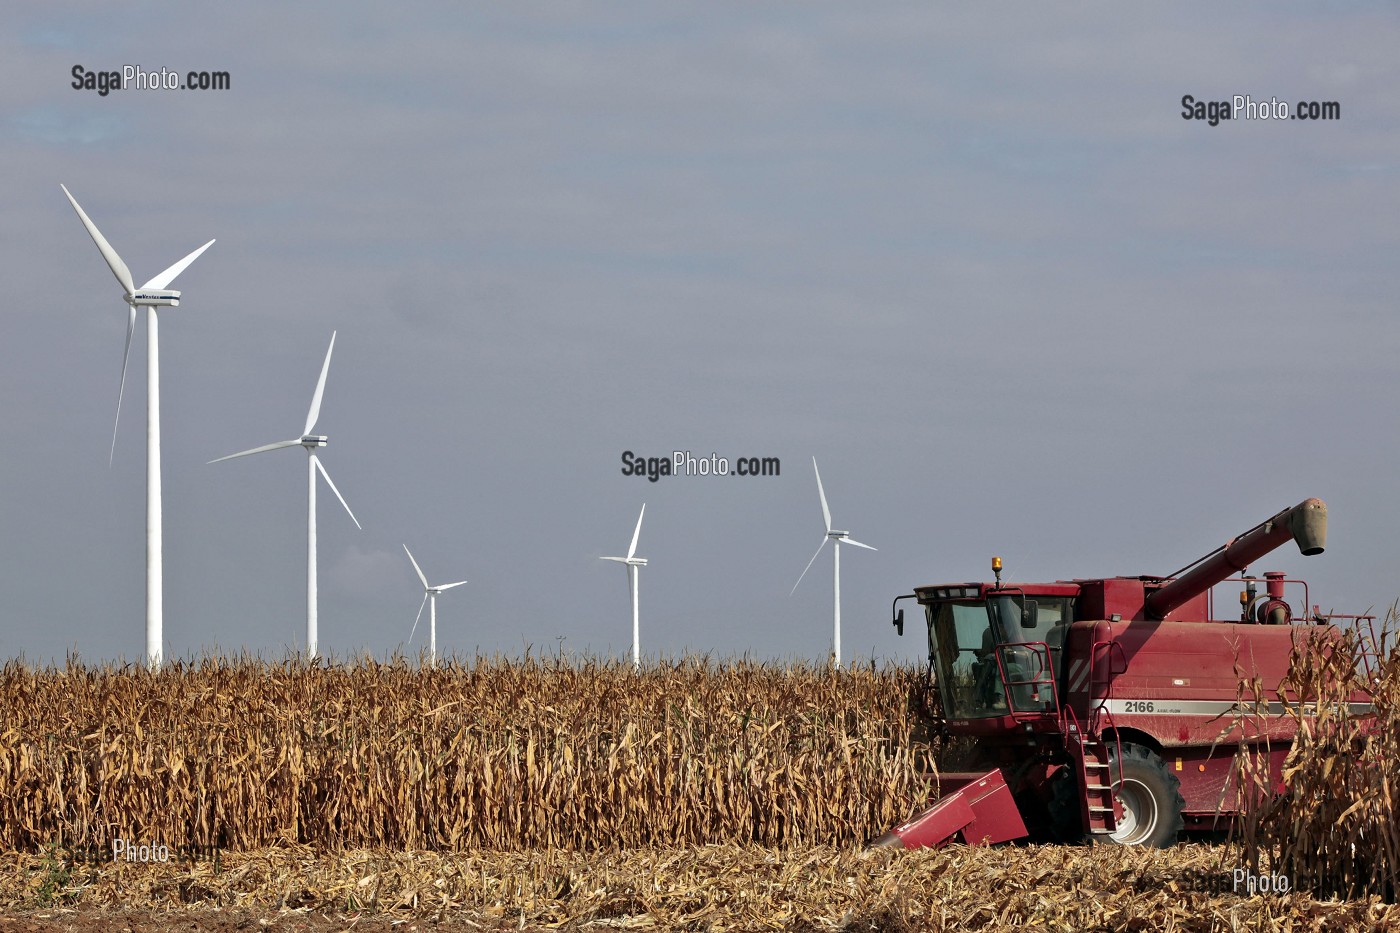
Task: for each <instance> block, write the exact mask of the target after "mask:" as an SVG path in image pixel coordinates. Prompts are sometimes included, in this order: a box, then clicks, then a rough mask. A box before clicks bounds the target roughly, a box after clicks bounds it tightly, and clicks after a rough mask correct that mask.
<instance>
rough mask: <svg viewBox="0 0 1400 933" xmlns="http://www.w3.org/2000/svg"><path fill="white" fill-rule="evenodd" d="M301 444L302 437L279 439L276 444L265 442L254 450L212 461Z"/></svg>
mask: <svg viewBox="0 0 1400 933" xmlns="http://www.w3.org/2000/svg"><path fill="white" fill-rule="evenodd" d="M300 445H301V438H297V439H296V440H294V441H278V442H277V443H275V444H264V445H262V446H261V447H254V448H253V449H252V450H240V451H239V452H238V453H236V454H229V455H228V456H227V457H220V458H219V459H218V460H210V461H209V462H210V463H219V462H221V461H224V460H232V459H234V458H235V457H246V456H248V455H249V454H260V453H262V452H263V451H264V450H277V449H278V448H280V447H298V446H300Z"/></svg>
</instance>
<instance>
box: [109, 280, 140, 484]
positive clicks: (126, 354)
mask: <svg viewBox="0 0 1400 933" xmlns="http://www.w3.org/2000/svg"><path fill="white" fill-rule="evenodd" d="M127 310H128V311H130V312H131V313H130V314H129V315H128V316H127V319H126V349H125V350H123V351H122V381H121V383H120V384H118V386H117V416H116V417H115V418H113V419H112V450H111V452H110V453H109V454H108V455H107V466H108V467H110V466H111V465H112V461H114V460H115V459H116V458H117V425H118V424H120V423H121V420H122V396H123V395H125V394H126V363H127V360H129V359H131V333H132V331H134V330H135V329H136V306H135V305H127Z"/></svg>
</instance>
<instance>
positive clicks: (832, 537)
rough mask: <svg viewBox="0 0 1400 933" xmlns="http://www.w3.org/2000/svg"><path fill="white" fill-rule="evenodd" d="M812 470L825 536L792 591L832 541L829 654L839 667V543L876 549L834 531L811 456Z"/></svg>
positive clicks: (814, 458)
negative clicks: (832, 620)
mask: <svg viewBox="0 0 1400 933" xmlns="http://www.w3.org/2000/svg"><path fill="white" fill-rule="evenodd" d="M812 472H813V473H816V474H817V495H818V496H820V497H821V500H822V520H823V521H825V522H826V536H825V537H823V538H822V543H821V544H819V545H817V552H816V554H813V555H812V559H811V560H809V561H807V566H806V567H804V568H802V576H799V577H798V578H797V583H794V584H793V585H792V593H796V592H797V586H798V584H800V583H801V582H802V577H805V576H807V571H808V570H811V569H812V564H814V563H816V560H817V554H820V553H821V552H822V548H824V547H826V542H828V541H830V542H832V555H833V569H834V571H835V573H834V575H833V577H832V580H833V584H832V589H833V594H834V600H835V607H836V608H835V634H834V636H833V640H832V655H831V656H832V659H833V663H834V664H835V665H836V667H837V669H840V667H841V545H842V543H843V542H844V543H846V544H854V545H855V546H856V547H863V548H865V549H866V550H868V551H874V550H876V548H873V547H871V546H870V545H868V544H861V543H860V542H859V541H857V540H856V539H855V538H852V537H851V533H850V532H849V531H835V530H833V529H832V527H831V509H829V508H827V506H826V492H825V491H824V490H823V489H822V474H821V471H819V470H818V469H817V458H816V457H813V458H812ZM792 593H789V594H788V595H789V596H791V595H792Z"/></svg>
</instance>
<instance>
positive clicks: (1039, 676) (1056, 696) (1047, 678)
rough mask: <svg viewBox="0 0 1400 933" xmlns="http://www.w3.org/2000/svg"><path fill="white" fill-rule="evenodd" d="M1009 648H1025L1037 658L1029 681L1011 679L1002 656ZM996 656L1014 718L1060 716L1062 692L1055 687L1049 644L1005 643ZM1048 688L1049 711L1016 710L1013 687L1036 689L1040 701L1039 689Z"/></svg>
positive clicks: (1008, 704)
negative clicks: (1035, 666)
mask: <svg viewBox="0 0 1400 933" xmlns="http://www.w3.org/2000/svg"><path fill="white" fill-rule="evenodd" d="M1007 648H1025V649H1027V650H1028V651H1029V653H1030V654H1032V655H1034V656H1035V658H1036V661H1037V668H1036V670H1035V671H1033V672H1031V673H1030V676H1029V679H1021V680H1013V679H1012V678H1011V676H1010V673H1009V672H1008V671H1007V669H1006V664H1005V659H1004V657H1003V654H1002V652H1003V651H1005V650H1006V649H1007ZM995 655H996V659H997V672H998V673H999V674H1000V675H1001V682H1002V683H1003V684H1004V685H1005V687H1006V700H1007V707H1008V708H1009V709H1010V710H1011V714H1012V715H1013V716H1016V717H1017V718H1018V719H1020V718H1022V717H1023V715H1024V716H1025V717H1030V718H1036V719H1039V718H1044V717H1047V716H1050V717H1054V716H1058V714H1059V710H1060V692H1059V688H1058V687H1057V686H1056V685H1055V673H1054V671H1053V670H1051V667H1052V664H1051V663H1050V662H1051V660H1052V659H1051V655H1050V645H1049V644H1047V643H1046V642H1043V641H1017V642H1004V643H1002V644H1000V645H997V650H996V652H995ZM1046 686H1048V687H1049V688H1050V702H1051V706H1050V708H1049V709H1039V710H1019V709H1017V708H1016V703H1015V699H1016V697H1015V693H1014V692H1013V690H1012V688H1013V687H1032V688H1035V690H1036V694H1035V696H1036V699H1037V700H1038V699H1039V689H1040V688H1041V687H1046Z"/></svg>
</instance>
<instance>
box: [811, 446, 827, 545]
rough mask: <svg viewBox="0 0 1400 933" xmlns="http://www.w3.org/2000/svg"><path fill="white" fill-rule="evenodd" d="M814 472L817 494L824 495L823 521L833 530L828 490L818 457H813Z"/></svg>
mask: <svg viewBox="0 0 1400 933" xmlns="http://www.w3.org/2000/svg"><path fill="white" fill-rule="evenodd" d="M812 472H813V473H816V474H817V495H819V496H821V497H822V521H824V522H826V530H827V531H828V532H829V531H831V509H829V508H827V507H826V490H824V489H822V474H821V471H820V470H818V469H817V458H816V457H813V458H812Z"/></svg>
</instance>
